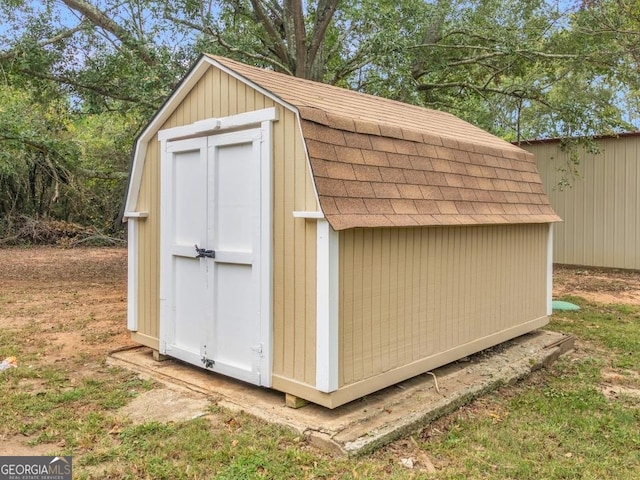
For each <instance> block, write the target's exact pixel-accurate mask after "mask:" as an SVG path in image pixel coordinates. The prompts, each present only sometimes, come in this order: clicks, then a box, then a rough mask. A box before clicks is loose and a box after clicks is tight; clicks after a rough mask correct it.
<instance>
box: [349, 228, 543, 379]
mask: <svg viewBox="0 0 640 480" xmlns="http://www.w3.org/2000/svg"><path fill="white" fill-rule="evenodd" d="M547 234H548V225H547V224H535V225H510V226H486V227H451V228H449V227H447V228H444V227H443V228H426V227H423V228H403V229H397V228H391V229H356V230H347V231H344V232H341V233H340V304H339V309H340V319H341V321H340V336H339V338H340V359H341V362H340V386H341V387H343V386H346V385H350V384H353V383H356V382H359V381H362V380H364V379H367V378H370V377H373V376H375V375H378V374H381V373H384V372H386V371H389V370H392V369H394V368H397V367H401V366H403V365H407V364H409V363H412V362H416V361H418V360H420V359H423V358H426V357H429V356H432V355H434V354H438V353H440V352H444V351H447V350H450V349H453V348H456V347H458V346H460V345H463V344H466V343H469V342H472V341H474V340H477V339H480V338H483V337H487V336H490V335H493V334H497V333H499V332H502V331H506V330H509V329H511V328H513V327H515V326H518V325H521V324H524V323H527V322H530V321H532V320H536V319H540V318H546V307H547V292H546V281H547V261H546V260H547Z"/></svg>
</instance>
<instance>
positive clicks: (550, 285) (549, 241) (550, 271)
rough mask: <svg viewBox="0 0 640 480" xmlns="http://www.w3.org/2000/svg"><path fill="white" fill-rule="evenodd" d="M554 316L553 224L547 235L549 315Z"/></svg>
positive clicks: (550, 225)
mask: <svg viewBox="0 0 640 480" xmlns="http://www.w3.org/2000/svg"><path fill="white" fill-rule="evenodd" d="M551 314H553V223H550V224H549V233H548V234H547V315H551Z"/></svg>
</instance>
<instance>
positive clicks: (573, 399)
mask: <svg viewBox="0 0 640 480" xmlns="http://www.w3.org/2000/svg"><path fill="white" fill-rule="evenodd" d="M566 300H568V301H572V302H575V303H578V304H579V305H580V306H581V308H582V309H581V310H580V311H578V312H562V313H558V314H556V315H554V317H553V319H552V322H551V324H550V326H549V328H550V329H553V330H559V331H563V332H568V333H573V334H575V335H576V336H577V338H578V347H577V352H575V354H572V355H569V356H565V357H562V358H561V359H560V360H559V361H558V362H557V363H556V364H555V365H553V366H552V367H551V368H550V369H548V370H544V371H542V372H537V373H535V374H534V375H532V376H531V377H530V378H529V379H527V380H525V381H524V382H522V383H520V384H519V385H517V386H515V387H506V388H503V389H501V390H500V391H498V392H495V393H493V394H491V395H489V396H487V397H486V398H485V399H484V400H483V401H482V402H478V403H482V407H481V408H477V409H473V408H472V411H473V413H472V414H470V415H469V414H468V413H464V412H463V413H457V414H454V415H452V417H451V418H450V419H449V421H450V423H449V424H448V425H447V428H446V431H444V432H442V433H440V431H436V432H434V429H433V427H432V428H431V429H429V428H427V429H426V430H425V431H424V432H422V434H421V439H422V440H423V441H422V442H421V443H420V447H421V448H422V449H423V450H424V451H426V452H428V453H429V455H431V456H432V458H435V459H436V460H437V461H440V462H441V463H442V464H445V465H447V466H446V468H445V469H443V471H441V472H438V475H437V478H439V479H467V478H474V479H475V478H491V479H493V478H497V479H531V480H534V479H535V480H538V479H569V478H571V479H573V478H576V479H578V478H579V479H593V480H596V479H598V480H600V479H635V478H640V399H638V398H637V397H632V396H626V397H625V396H620V398H613V399H611V398H607V397H605V395H604V394H603V392H602V383H603V377H602V372H603V371H604V370H607V371H615V372H617V374H619V376H620V377H621V378H622V379H623V380H625V385H627V386H633V387H635V388H640V362H639V360H640V307H630V306H620V305H611V306H609V305H607V306H603V305H599V304H593V303H588V302H585V301H583V300H582V299H579V298H575V297H571V298H566ZM495 412H499V414H496V413H495Z"/></svg>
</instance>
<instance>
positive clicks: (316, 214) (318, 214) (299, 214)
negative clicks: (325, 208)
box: [293, 211, 324, 219]
mask: <svg viewBox="0 0 640 480" xmlns="http://www.w3.org/2000/svg"><path fill="white" fill-rule="evenodd" d="M293 217H294V218H316V219H320V218H324V213H322V212H301V211H294V212H293Z"/></svg>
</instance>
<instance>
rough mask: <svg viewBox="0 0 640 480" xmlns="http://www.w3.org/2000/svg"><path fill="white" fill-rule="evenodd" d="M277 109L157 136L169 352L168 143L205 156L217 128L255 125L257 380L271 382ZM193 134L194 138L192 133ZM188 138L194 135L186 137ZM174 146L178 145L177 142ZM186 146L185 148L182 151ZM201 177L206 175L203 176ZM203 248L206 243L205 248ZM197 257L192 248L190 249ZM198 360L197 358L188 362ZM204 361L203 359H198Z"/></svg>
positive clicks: (164, 333)
mask: <svg viewBox="0 0 640 480" xmlns="http://www.w3.org/2000/svg"><path fill="white" fill-rule="evenodd" d="M277 119H278V111H277V109H276V108H273V107H272V108H266V109H263V110H257V111H255V112H248V113H243V114H239V115H232V116H229V117H223V118H212V119H207V120H202V121H199V122H195V123H193V124H191V125H185V126H180V127H175V128H170V129H166V130H161V131H159V132H158V140H159V141H160V151H161V155H160V162H161V168H160V193H161V195H160V210H161V220H160V318H159V322H160V325H159V339H160V345H159V351H160V353H167V343H168V342H170V341H171V338H170V337H171V335H172V332H174V331H175V318H174V312H175V310H174V304H173V302H174V299H173V298H172V287H171V281H172V280H171V278H172V277H171V270H172V268H171V264H170V263H169V262H170V259H171V256H170V255H169V254H168V252H170V251H171V249H172V245H170V244H169V243H170V238H171V235H170V234H171V232H172V231H173V223H172V222H173V219H172V218H171V217H172V215H171V206H170V205H171V200H172V198H171V193H169V192H171V185H172V181H173V175H172V173H173V172H172V161H171V155H172V153H171V152H169V151H167V147H168V144H170V143H173V142H174V141H175V140H178V139H180V138H186V139H188V140H185V141H181V142H180V144H181V149H182V147H183V146H186V147H187V148H192V149H201V150H200V151H201V154H202V155H203V156H204V161H206V158H207V150H208V147H207V145H208V143H209V141H208V137H210V136H212V135H213V136H215V134H216V133H223V132H225V131H229V130H230V129H234V130H235V129H242V130H244V129H255V133H256V134H257V135H258V138H256V139H255V140H257V142H258V145H259V146H258V149H259V153H260V172H259V175H260V213H259V215H260V233H259V235H260V242H259V246H258V248H257V249H256V252H255V255H256V259H255V260H254V262H255V263H254V265H256V267H257V268H258V269H259V272H258V275H259V278H260V289H259V290H260V293H259V300H258V302H259V306H260V338H261V345H260V350H261V352H260V362H259V372H260V376H259V385H261V386H265V387H270V386H271V376H272V363H273V351H272V350H273V286H272V270H273V268H272V233H271V232H272V184H273V181H272V173H271V172H272V164H273V161H272V160H273V158H272V157H273V144H272V136H273V135H272V122H274V121H277ZM194 136H196V138H193V137H194ZM189 137H192V138H189ZM175 145H177V144H175ZM182 151H185V150H182ZM203 181H205V179H203ZM203 248H206V247H203ZM194 256H195V249H194ZM192 363H194V364H196V365H198V363H199V362H192ZM199 366H202V364H199Z"/></svg>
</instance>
